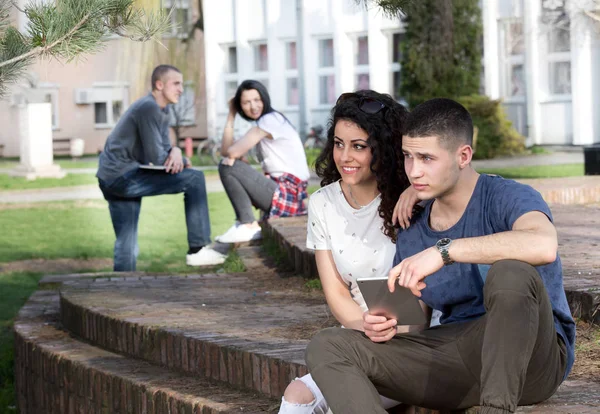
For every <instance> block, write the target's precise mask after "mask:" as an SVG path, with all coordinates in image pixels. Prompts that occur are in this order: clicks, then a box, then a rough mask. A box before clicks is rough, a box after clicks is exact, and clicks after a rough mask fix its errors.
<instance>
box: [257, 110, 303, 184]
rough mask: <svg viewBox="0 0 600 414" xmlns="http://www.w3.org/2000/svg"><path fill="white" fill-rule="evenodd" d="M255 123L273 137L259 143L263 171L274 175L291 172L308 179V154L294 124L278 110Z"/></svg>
mask: <svg viewBox="0 0 600 414" xmlns="http://www.w3.org/2000/svg"><path fill="white" fill-rule="evenodd" d="M254 124H255V125H256V126H258V127H259V128H260V129H262V130H263V131H265V132H268V133H269V134H271V136H272V137H273V139H269V138H264V139H261V140H260V141H259V143H258V148H259V151H260V154H261V157H262V160H261V164H262V169H263V171H264V172H266V173H268V174H270V175H272V176H273V177H279V176H280V175H281V174H283V173H289V174H293V175H295V176H296V177H298V178H299V179H301V180H302V181H307V180H308V179H309V178H310V171H309V170H308V164H307V162H306V154H305V153H304V147H303V146H302V141H301V140H300V136H299V135H298V132H297V131H296V130H295V129H294V127H293V126H292V124H290V123H289V122H288V121H287V120H286V119H285V118H284V117H283V116H282V115H281V114H279V113H277V112H271V113H268V114H266V115H264V116H262V117H261V118H260V119H259V120H258V122H254Z"/></svg>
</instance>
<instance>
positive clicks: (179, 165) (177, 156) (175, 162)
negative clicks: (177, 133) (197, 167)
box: [163, 147, 183, 174]
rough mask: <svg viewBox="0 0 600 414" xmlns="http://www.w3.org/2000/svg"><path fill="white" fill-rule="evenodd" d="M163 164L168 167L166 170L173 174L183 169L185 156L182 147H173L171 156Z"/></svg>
mask: <svg viewBox="0 0 600 414" xmlns="http://www.w3.org/2000/svg"><path fill="white" fill-rule="evenodd" d="M163 165H164V166H165V167H167V168H166V171H167V172H168V173H171V174H178V173H180V172H181V171H183V156H182V155H181V148H179V147H173V148H171V151H170V152H169V156H168V157H167V159H166V160H165V163H164V164H163Z"/></svg>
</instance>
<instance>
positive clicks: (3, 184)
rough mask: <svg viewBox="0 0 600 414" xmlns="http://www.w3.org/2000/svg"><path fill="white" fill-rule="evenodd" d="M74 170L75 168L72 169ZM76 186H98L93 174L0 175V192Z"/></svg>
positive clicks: (215, 172) (212, 173) (215, 173)
mask: <svg viewBox="0 0 600 414" xmlns="http://www.w3.org/2000/svg"><path fill="white" fill-rule="evenodd" d="M73 168H75V167H73ZM217 174H219V171H217V170H216V169H214V170H206V171H204V175H205V176H214V175H217ZM77 185H98V179H97V178H96V175H95V174H87V173H85V174H68V173H67V175H66V176H65V177H64V178H38V179H36V180H26V179H25V178H23V177H11V176H10V175H8V174H0V191H2V190H7V191H15V190H36V189H40V188H56V187H73V186H77Z"/></svg>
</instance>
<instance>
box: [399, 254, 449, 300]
mask: <svg viewBox="0 0 600 414" xmlns="http://www.w3.org/2000/svg"><path fill="white" fill-rule="evenodd" d="M442 267H444V260H443V259H442V255H441V254H440V252H439V251H438V249H437V248H436V247H435V246H433V247H430V248H428V249H426V250H423V251H422V252H420V253H417V254H415V255H414V256H411V257H408V258H406V259H404V260H402V261H401V262H400V263H398V264H397V265H396V266H395V267H393V268H392V270H390V273H389V274H388V288H389V289H390V292H393V291H394V290H395V289H396V280H398V284H399V285H400V286H403V287H406V288H409V289H410V290H411V291H412V293H413V295H415V296H417V297H421V290H423V289H425V287H426V286H427V285H426V284H425V283H424V282H423V279H425V278H426V277H427V276H429V275H431V274H433V273H435V272H437V271H438V270H440V269H441V268H442Z"/></svg>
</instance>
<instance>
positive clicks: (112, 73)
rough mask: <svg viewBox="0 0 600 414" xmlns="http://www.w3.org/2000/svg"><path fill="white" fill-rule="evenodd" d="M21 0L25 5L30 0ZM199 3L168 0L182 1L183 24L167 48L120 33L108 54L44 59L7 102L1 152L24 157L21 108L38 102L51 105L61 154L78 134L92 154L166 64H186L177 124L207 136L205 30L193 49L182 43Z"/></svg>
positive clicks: (167, 3) (1, 107)
mask: <svg viewBox="0 0 600 414" xmlns="http://www.w3.org/2000/svg"><path fill="white" fill-rule="evenodd" d="M17 3H19V4H20V8H22V7H23V5H24V4H25V3H27V0H19V1H18V2H17ZM197 3H198V2H196V1H191V0H163V3H162V4H163V6H164V7H165V8H170V7H172V6H175V9H176V10H175V13H173V14H172V18H173V23H175V24H176V25H178V27H177V28H176V29H174V30H173V31H172V32H171V33H167V34H166V35H165V37H164V39H162V43H163V44H164V45H166V46H167V47H168V48H165V47H163V46H160V45H158V44H156V43H153V42H146V43H139V42H133V41H131V40H128V39H123V38H120V37H117V36H114V37H112V38H111V39H109V40H108V41H107V43H106V46H105V48H104V49H103V50H102V51H101V52H99V53H97V54H93V55H85V56H82V57H81V58H80V59H78V60H76V61H74V62H71V63H64V62H58V61H56V60H44V59H38V60H37V61H36V62H35V63H34V64H33V65H32V66H31V67H29V68H28V71H27V74H26V75H25V76H23V77H22V78H21V79H20V81H19V83H18V84H16V85H14V86H13V87H11V91H10V94H9V95H8V96H7V97H6V98H5V99H4V100H2V101H0V122H1V123H2V125H4V127H3V128H2V129H0V145H3V153H2V155H3V156H5V157H18V156H19V128H18V121H17V120H18V118H19V117H18V115H19V111H23V110H25V105H26V104H27V103H39V102H50V103H51V104H52V137H53V140H54V141H55V145H54V149H55V154H56V155H59V154H68V152H69V140H70V139H73V138H81V139H83V141H84V144H85V148H84V152H85V153H86V154H96V153H98V151H99V150H101V149H102V148H103V147H104V143H105V141H106V138H107V137H108V134H109V133H110V131H111V130H112V128H113V127H114V126H115V124H116V123H117V121H118V120H119V117H120V116H121V115H122V114H123V112H124V111H125V110H126V109H127V107H128V106H129V105H130V104H131V103H132V102H134V101H135V100H136V99H138V98H140V97H141V96H143V95H145V94H147V93H149V92H150V89H151V87H150V74H151V70H152V68H153V66H154V65H157V64H161V63H165V64H173V65H175V66H184V67H182V68H181V69H182V70H183V72H184V80H186V81H187V83H186V89H185V92H184V95H183V96H182V99H181V101H180V104H179V105H178V106H177V107H176V108H173V111H172V125H178V126H180V127H181V132H182V134H184V136H192V137H206V118H205V113H206V107H205V102H206V101H205V99H204V97H205V91H204V78H205V77H204V63H203V62H204V56H203V51H204V41H203V37H202V33H201V32H199V31H197V30H196V31H195V32H194V37H193V41H194V43H193V44H194V48H193V50H192V52H190V50H189V48H188V49H186V45H185V44H184V43H182V40H184V39H186V38H187V36H188V33H189V31H188V30H189V25H190V24H191V22H192V21H193V19H195V17H196V16H197V14H198V10H197ZM12 11H13V15H12V17H13V19H12V21H13V24H14V25H15V26H17V27H19V28H20V30H25V28H26V25H27V19H26V17H25V15H23V14H22V13H20V12H18V11H17V10H16V9H14V8H13V10H12ZM187 40H188V41H190V39H187ZM182 62H183V63H182ZM61 141H62V142H61ZM57 143H58V144H57Z"/></svg>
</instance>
